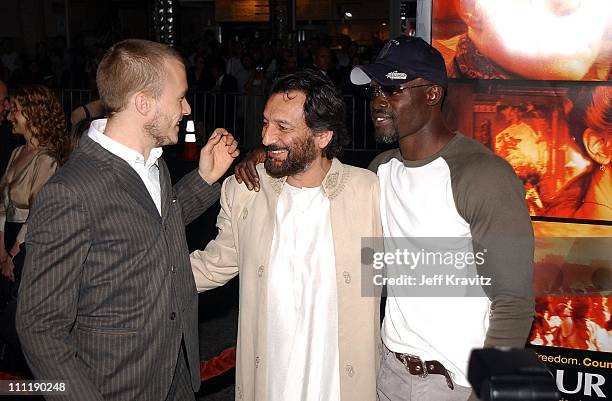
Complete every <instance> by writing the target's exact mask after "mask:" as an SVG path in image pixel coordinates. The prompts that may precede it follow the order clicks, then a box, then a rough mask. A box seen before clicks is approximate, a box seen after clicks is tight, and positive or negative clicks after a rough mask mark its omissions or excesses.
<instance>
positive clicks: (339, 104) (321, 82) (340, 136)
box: [270, 69, 347, 159]
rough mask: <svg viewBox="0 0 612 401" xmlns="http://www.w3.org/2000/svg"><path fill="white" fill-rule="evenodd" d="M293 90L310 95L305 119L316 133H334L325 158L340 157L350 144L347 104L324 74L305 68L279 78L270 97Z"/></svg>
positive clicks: (305, 106)
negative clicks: (346, 120)
mask: <svg viewBox="0 0 612 401" xmlns="http://www.w3.org/2000/svg"><path fill="white" fill-rule="evenodd" d="M291 91H299V92H302V93H303V94H304V96H306V100H304V120H305V121H306V125H307V126H308V128H310V131H311V132H312V133H313V134H318V133H320V132H324V131H332V132H333V133H334V135H333V137H332V140H331V141H330V142H329V144H328V145H327V146H326V147H325V149H323V155H324V156H325V157H326V158H328V159H333V158H334V157H338V156H340V155H341V154H342V152H343V150H344V146H345V145H346V143H347V130H346V125H345V114H344V101H343V100H342V96H341V95H340V93H338V90H337V89H336V88H335V87H334V84H333V83H332V82H331V81H330V80H329V78H327V77H326V76H325V75H323V74H322V73H320V72H318V71H314V70H309V69H305V70H300V71H297V72H295V73H293V74H289V75H285V76H284V77H281V78H279V79H278V80H277V81H276V82H275V83H274V85H273V86H272V91H271V93H270V94H271V95H272V94H275V93H285V94H286V93H289V92H291Z"/></svg>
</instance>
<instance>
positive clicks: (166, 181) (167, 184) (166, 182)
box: [157, 158, 175, 222]
mask: <svg viewBox="0 0 612 401" xmlns="http://www.w3.org/2000/svg"><path fill="white" fill-rule="evenodd" d="M157 165H158V166H159V184H160V185H161V216H162V222H164V221H166V218H167V217H168V211H169V209H170V206H171V202H172V201H173V199H175V196H174V191H173V190H172V180H171V178H170V172H169V171H168V167H167V166H166V163H165V162H164V161H163V160H162V159H161V158H160V159H158V160H157Z"/></svg>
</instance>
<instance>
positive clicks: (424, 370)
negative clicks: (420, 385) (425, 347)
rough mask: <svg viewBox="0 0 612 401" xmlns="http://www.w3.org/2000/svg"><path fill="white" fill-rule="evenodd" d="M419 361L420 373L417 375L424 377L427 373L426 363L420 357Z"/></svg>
mask: <svg viewBox="0 0 612 401" xmlns="http://www.w3.org/2000/svg"><path fill="white" fill-rule="evenodd" d="M419 362H420V363H421V374H419V376H420V377H423V378H425V377H427V376H428V375H429V372H428V371H427V364H426V363H425V361H424V360H422V359H421V358H419Z"/></svg>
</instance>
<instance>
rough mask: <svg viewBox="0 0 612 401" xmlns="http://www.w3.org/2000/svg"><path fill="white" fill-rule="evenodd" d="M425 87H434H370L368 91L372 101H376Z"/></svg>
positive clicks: (367, 88)
mask: <svg viewBox="0 0 612 401" xmlns="http://www.w3.org/2000/svg"><path fill="white" fill-rule="evenodd" d="M424 86H432V84H422V85H413V86H402V85H372V84H370V85H368V86H367V87H366V91H367V93H368V97H369V98H370V100H374V99H375V98H377V97H378V96H382V97H385V98H389V97H393V96H397V95H401V94H402V92H404V91H405V90H406V89H413V88H421V87H424Z"/></svg>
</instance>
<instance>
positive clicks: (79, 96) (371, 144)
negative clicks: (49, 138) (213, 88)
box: [59, 89, 382, 152]
mask: <svg viewBox="0 0 612 401" xmlns="http://www.w3.org/2000/svg"><path fill="white" fill-rule="evenodd" d="M59 97H60V100H61V103H62V106H63V108H64V111H65V112H66V113H67V115H70V112H71V111H72V110H74V109H75V108H76V107H78V106H80V105H83V104H87V103H88V102H90V101H91V100H92V94H91V92H90V91H89V90H81V89H65V90H62V91H61V92H59ZM266 99H267V97H266V96H264V95H245V94H239V93H213V92H203V91H193V90H192V91H189V92H188V94H187V100H188V101H189V104H190V106H191V116H189V118H190V119H193V120H194V121H195V123H196V132H197V133H198V135H199V136H198V138H199V140H200V141H203V140H204V139H205V137H206V136H208V135H210V134H211V133H212V131H213V130H214V129H215V128H216V127H224V128H226V129H227V130H228V131H230V132H232V134H233V135H234V136H235V137H236V138H237V139H238V140H239V141H240V144H241V146H242V147H243V148H246V149H249V148H253V147H256V146H258V145H259V144H260V143H261V129H262V116H263V110H264V106H265V103H266ZM344 102H345V105H346V126H347V131H348V136H349V138H348V144H347V145H346V146H345V149H346V150H347V151H367V152H373V151H380V150H381V149H382V148H381V147H379V145H377V144H376V142H375V141H374V137H373V132H374V128H373V126H372V121H371V119H370V109H369V105H368V102H367V100H366V99H365V98H363V97H360V96H344Z"/></svg>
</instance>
